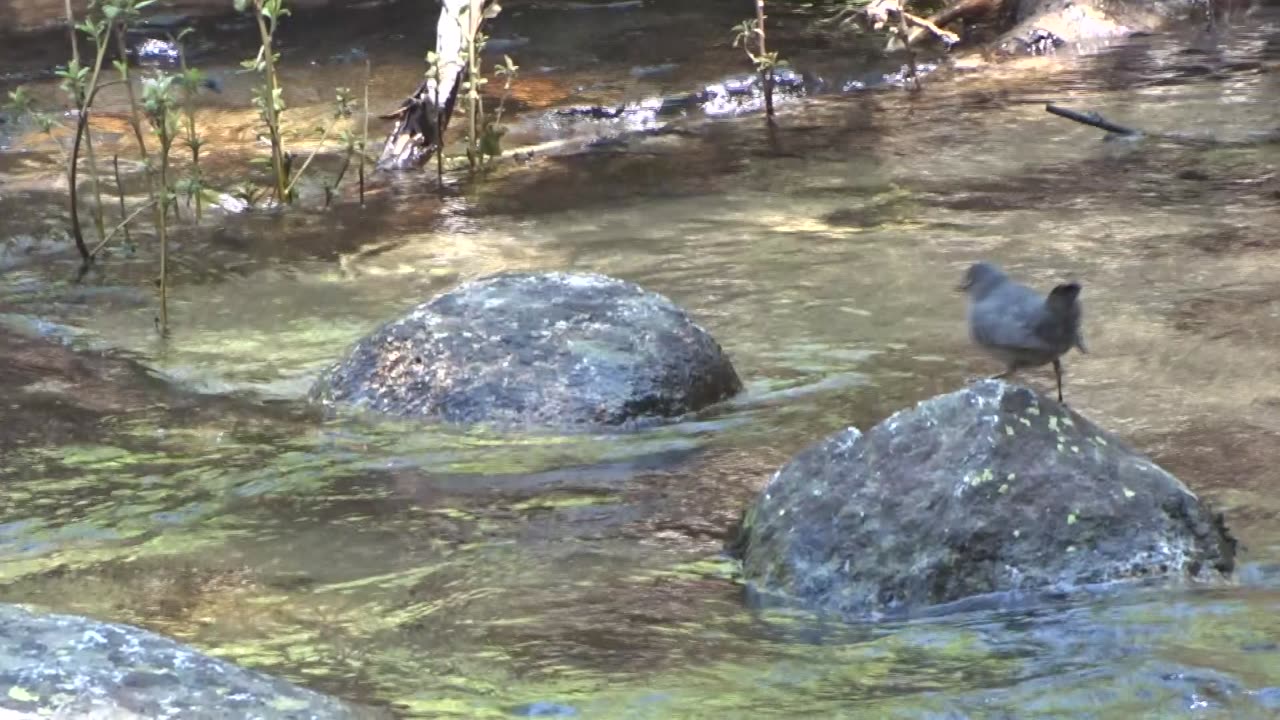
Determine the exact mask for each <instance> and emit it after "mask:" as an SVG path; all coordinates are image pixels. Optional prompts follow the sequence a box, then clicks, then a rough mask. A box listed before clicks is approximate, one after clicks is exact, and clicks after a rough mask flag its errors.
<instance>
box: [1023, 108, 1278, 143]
mask: <svg viewBox="0 0 1280 720" xmlns="http://www.w3.org/2000/svg"><path fill="white" fill-rule="evenodd" d="M1044 109H1045V111H1046V112H1048V113H1051V114H1053V115H1057V116H1058V117H1062V118H1066V119H1068V120H1071V121H1074V122H1078V123H1080V124H1082V125H1088V126H1089V127H1095V128H1098V129H1099V130H1105V131H1107V132H1108V133H1112V134H1114V135H1120V136H1122V137H1127V138H1157V139H1160V140H1166V141H1170V142H1176V143H1182V144H1184V145H1190V146H1200V147H1252V146H1255V145H1275V144H1280V129H1277V130H1260V131H1255V132H1251V133H1249V134H1248V135H1247V136H1246V137H1243V138H1240V139H1225V140H1224V139H1221V138H1217V137H1214V136H1213V135H1209V134H1206V133H1186V132H1171V133H1151V132H1146V131H1145V130H1140V129H1138V128H1131V127H1127V126H1125V125H1121V124H1119V123H1114V122H1111V121H1110V120H1108V119H1106V118H1104V117H1102V116H1101V115H1099V114H1098V113H1096V112H1090V113H1082V112H1079V111H1076V110H1071V109H1069V108H1064V107H1062V106H1060V105H1054V104H1053V103H1047V104H1045V106H1044Z"/></svg>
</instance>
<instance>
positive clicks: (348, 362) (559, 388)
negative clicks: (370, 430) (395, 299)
mask: <svg viewBox="0 0 1280 720" xmlns="http://www.w3.org/2000/svg"><path fill="white" fill-rule="evenodd" d="M741 387H742V384H741V382H740V381H739V380H738V375H737V373H736V372H735V371H734V369H733V365H732V364H730V362H729V358H728V357H727V356H726V355H725V354H724V352H723V351H722V350H721V349H720V346H719V345H718V344H717V343H716V341H715V340H714V339H712V337H711V336H710V335H709V334H707V332H706V331H705V330H703V329H702V328H701V327H699V326H698V325H696V324H695V323H694V322H693V321H692V320H690V319H689V316H688V315H687V314H685V312H684V311H683V310H681V309H680V308H678V307H676V306H675V305H674V304H672V303H671V301H670V300H667V299H666V298H664V297H662V296H661V295H657V294H655V293H652V292H648V291H646V290H643V289H642V288H640V287H637V286H636V285H633V284H631V283H628V282H623V281H622V280H616V279H614V278H610V277H605V276H603V275H592V274H566V273H523V272H515V273H502V274H499V275H494V276H491V277H488V278H482V279H480V280H475V281H473V282H469V283H465V284H463V285H461V286H459V287H457V288H455V289H454V290H452V291H451V292H448V293H445V294H443V295H440V296H438V297H436V298H435V299H433V300H431V301H430V302H427V303H424V304H422V305H419V306H418V307H416V308H414V309H413V310H412V311H410V313H409V314H408V315H407V316H405V317H403V318H401V319H399V320H396V321H394V322H391V323H388V324H386V325H384V326H382V327H381V328H379V329H378V330H376V331H375V332H374V333H373V334H371V335H369V336H368V337H366V338H364V339H362V340H360V341H359V342H358V343H356V345H355V347H353V348H352V349H351V350H350V352H349V353H348V354H347V356H346V357H345V358H344V359H342V360H341V361H340V362H338V363H337V365H335V366H334V367H332V368H331V369H329V370H328V371H327V372H325V373H324V374H323V375H322V376H321V378H320V380H319V381H318V382H317V383H316V386H315V388H314V390H313V392H312V396H313V398H314V399H316V400H318V401H320V402H322V403H324V404H326V405H330V406H332V405H347V406H353V407H356V408H360V409H367V410H373V411H377V412H383V413H388V414H391V415H398V416H404V417H415V418H430V419H440V420H445V421H449V422H459V423H474V422H489V423H495V424H500V425H541V426H552V427H568V426H610V425H621V424H624V423H630V422H634V421H641V420H645V419H656V418H670V417H675V416H679V415H683V414H685V413H689V412H693V411H695V410H699V409H701V408H704V407H706V406H708V405H711V404H712V403H715V402H718V401H720V400H723V399H725V398H728V397H730V396H731V395H733V394H734V393H736V392H737V391H738V390H740V389H741Z"/></svg>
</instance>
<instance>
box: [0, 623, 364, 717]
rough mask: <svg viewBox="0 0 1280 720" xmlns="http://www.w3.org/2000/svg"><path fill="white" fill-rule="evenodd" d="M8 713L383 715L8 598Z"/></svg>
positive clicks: (2, 658)
mask: <svg viewBox="0 0 1280 720" xmlns="http://www.w3.org/2000/svg"><path fill="white" fill-rule="evenodd" d="M0 714H4V716H5V717H10V716H13V717H112V718H177V717H183V718H232V717H238V718H249V717H252V718H262V719H263V720H267V719H270V718H274V719H278V720H286V719H293V718H297V719H298V720H302V719H303V718H307V719H308V720H319V719H321V718H355V717H375V715H373V714H372V713H371V711H367V712H366V711H360V712H357V711H356V710H355V709H354V708H352V707H350V706H348V705H345V704H344V703H342V702H340V701H338V700H335V699H333V698H329V697H326V696H324V695H321V694H319V693H316V692H312V691H310V690H307V689H305V688H301V687H298V686H296V685H293V684H291V683H288V682H285V681H284V680H280V679H278V678H273V677H270V676H268V675H263V674H262V673H258V672H254V671H252V670H247V669H245V668H241V667H238V666H236V665H233V664H231V663H228V662H225V661H223V660H218V659H216V658H212V657H209V656H207V655H203V654H201V653H199V652H197V651H196V650H194V649H192V648H190V647H187V646H185V645H182V644H181V643H178V642H176V641H174V640H170V639H169V638H166V637H163V636H160V635H156V634H155V633H151V632H147V631H145V630H140V629H138V628H134V627H130V626H127V625H117V624H114V623H104V622H98V621H96V620H90V619H88V618H83V617H76V616H74V615H53V614H44V613H38V612H32V611H29V610H26V609H24V608H21V607H18V606H16V605H0Z"/></svg>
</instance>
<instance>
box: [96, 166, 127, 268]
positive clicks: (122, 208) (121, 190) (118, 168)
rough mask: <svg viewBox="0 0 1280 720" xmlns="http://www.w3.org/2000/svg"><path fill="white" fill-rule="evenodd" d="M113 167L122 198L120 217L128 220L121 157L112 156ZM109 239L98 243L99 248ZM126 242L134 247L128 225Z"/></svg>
mask: <svg viewBox="0 0 1280 720" xmlns="http://www.w3.org/2000/svg"><path fill="white" fill-rule="evenodd" d="M111 167H112V168H114V170H115V174H116V192H117V193H118V194H119V197H120V217H121V218H126V217H128V216H126V215H125V206H124V183H123V182H121V181H120V156H119V155H112V156H111ZM107 237H109V236H103V238H102V241H101V242H99V243H98V247H99V248H100V247H101V246H102V244H103V243H104V242H106V239H107ZM124 241H125V243H126V244H128V245H133V239H132V238H130V237H129V227H128V226H127V225H126V226H125V228H124ZM97 255H98V251H97V249H95V250H94V251H93V256H94V257H97Z"/></svg>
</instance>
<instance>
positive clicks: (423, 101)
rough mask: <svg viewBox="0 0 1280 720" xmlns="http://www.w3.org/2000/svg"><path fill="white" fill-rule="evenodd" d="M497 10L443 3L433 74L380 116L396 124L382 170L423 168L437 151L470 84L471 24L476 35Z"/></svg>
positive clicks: (465, 0)
mask: <svg viewBox="0 0 1280 720" xmlns="http://www.w3.org/2000/svg"><path fill="white" fill-rule="evenodd" d="M493 5H496V3H495V2H494V0H441V7H440V18H439V19H438V20H437V21H436V66H435V71H434V72H431V73H429V74H428V77H427V78H426V79H425V80H423V81H422V82H421V83H419V84H418V87H417V89H416V90H414V91H413V94H411V95H410V96H409V97H407V98H405V100H404V102H402V103H401V104H400V107H399V109H397V110H396V111H395V112H392V113H388V114H386V115H383V116H382V118H383V119H385V120H395V121H396V124H395V127H394V128H392V130H391V134H390V135H388V136H387V142H386V144H385V145H383V147H382V155H381V156H380V157H379V159H378V165H377V167H378V169H380V170H407V169H413V168H419V167H422V165H423V164H424V163H425V162H426V161H427V159H428V158H430V157H431V154H432V153H433V152H435V151H436V150H437V149H439V143H440V140H441V138H443V137H444V131H445V129H446V128H447V127H448V126H449V118H450V117H451V116H452V115H453V109H454V106H455V104H456V103H457V99H458V90H459V88H461V87H462V84H463V83H464V82H465V80H466V73H467V63H466V58H465V57H464V50H465V48H466V44H467V39H466V37H465V36H466V35H467V33H469V32H471V29H472V25H473V24H474V25H475V27H476V28H477V31H478V28H479V25H480V24H482V23H483V22H484V19H485V17H486V15H488V14H489V12H490V9H491V7H492V6H493ZM473 18H474V20H473Z"/></svg>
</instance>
